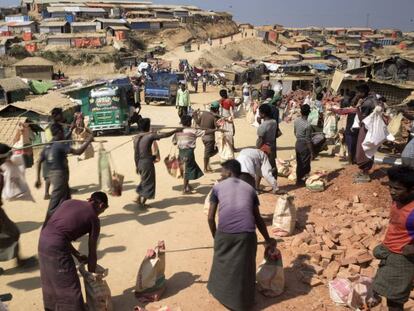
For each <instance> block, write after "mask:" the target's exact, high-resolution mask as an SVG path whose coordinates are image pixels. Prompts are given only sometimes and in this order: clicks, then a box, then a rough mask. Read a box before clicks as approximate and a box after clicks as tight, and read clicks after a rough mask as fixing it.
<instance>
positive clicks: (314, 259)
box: [310, 253, 322, 264]
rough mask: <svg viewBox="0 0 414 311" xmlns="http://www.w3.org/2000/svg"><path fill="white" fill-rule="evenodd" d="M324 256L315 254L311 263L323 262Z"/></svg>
mask: <svg viewBox="0 0 414 311" xmlns="http://www.w3.org/2000/svg"><path fill="white" fill-rule="evenodd" d="M321 259H322V256H321V254H318V253H315V254H312V256H311V259H310V261H311V262H312V263H315V264H319V263H320V262H321Z"/></svg>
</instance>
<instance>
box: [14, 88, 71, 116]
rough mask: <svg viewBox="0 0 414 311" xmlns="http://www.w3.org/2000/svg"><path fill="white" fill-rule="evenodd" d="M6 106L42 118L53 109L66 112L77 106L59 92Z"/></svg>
mask: <svg viewBox="0 0 414 311" xmlns="http://www.w3.org/2000/svg"><path fill="white" fill-rule="evenodd" d="M8 106H14V107H17V108H20V109H23V110H28V111H33V112H35V113H37V114H40V115H43V116H48V115H50V113H51V111H52V109H53V108H62V109H63V110H68V109H70V108H73V107H75V106H77V104H76V103H75V102H73V101H72V100H71V99H70V98H69V97H68V96H65V95H63V94H61V93H59V92H52V93H49V94H46V95H43V96H39V97H36V98H33V99H32V100H28V101H19V102H15V103H12V104H10V105H8ZM6 107H7V106H6Z"/></svg>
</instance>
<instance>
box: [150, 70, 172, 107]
mask: <svg viewBox="0 0 414 311" xmlns="http://www.w3.org/2000/svg"><path fill="white" fill-rule="evenodd" d="M179 79H180V77H179V75H177V74H175V73H171V72H152V73H150V74H149V75H148V78H147V80H146V81H145V102H146V103H147V105H148V104H149V103H150V102H166V103H169V104H170V105H174V104H175V99H176V97H177V91H178V83H179Z"/></svg>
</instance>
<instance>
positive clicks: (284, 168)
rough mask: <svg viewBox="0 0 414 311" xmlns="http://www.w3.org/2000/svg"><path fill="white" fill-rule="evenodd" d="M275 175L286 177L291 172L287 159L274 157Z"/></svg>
mask: <svg viewBox="0 0 414 311" xmlns="http://www.w3.org/2000/svg"><path fill="white" fill-rule="evenodd" d="M276 167H277V175H278V176H280V177H288V176H289V175H290V172H291V169H292V167H291V165H290V162H289V161H284V160H281V159H276Z"/></svg>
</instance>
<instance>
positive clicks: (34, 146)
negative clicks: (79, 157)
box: [12, 139, 108, 150]
mask: <svg viewBox="0 0 414 311" xmlns="http://www.w3.org/2000/svg"><path fill="white" fill-rule="evenodd" d="M84 142H86V141H85V140H71V139H67V140H58V141H50V142H47V143H40V144H32V145H27V146H23V147H18V148H12V150H23V149H28V148H36V147H42V146H46V145H51V144H53V143H59V144H65V143H84ZM107 142H108V141H107V140H99V141H92V143H107Z"/></svg>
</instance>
